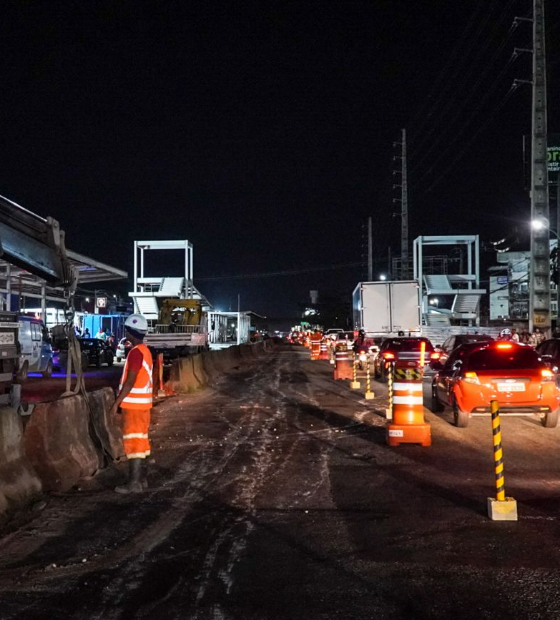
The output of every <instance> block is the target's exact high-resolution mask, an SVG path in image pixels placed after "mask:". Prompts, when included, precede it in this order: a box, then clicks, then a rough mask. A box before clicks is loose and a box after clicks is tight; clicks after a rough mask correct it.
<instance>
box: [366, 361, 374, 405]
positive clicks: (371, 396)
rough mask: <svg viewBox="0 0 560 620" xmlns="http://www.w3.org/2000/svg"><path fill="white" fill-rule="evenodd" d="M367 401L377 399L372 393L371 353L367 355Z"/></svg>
mask: <svg viewBox="0 0 560 620" xmlns="http://www.w3.org/2000/svg"><path fill="white" fill-rule="evenodd" d="M364 396H365V399H366V400H371V399H372V398H374V397H375V394H374V393H373V392H372V391H371V375H370V372H369V353H368V354H367V355H366V393H365V394H364Z"/></svg>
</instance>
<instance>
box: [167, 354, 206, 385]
mask: <svg viewBox="0 0 560 620" xmlns="http://www.w3.org/2000/svg"><path fill="white" fill-rule="evenodd" d="M192 358H193V356H189V357H182V358H180V359H177V360H174V361H173V366H172V368H171V376H170V381H171V387H172V389H173V391H175V392H193V391H194V390H196V389H198V388H199V387H200V385H199V383H198V381H197V379H196V377H195V376H194V369H193V362H192Z"/></svg>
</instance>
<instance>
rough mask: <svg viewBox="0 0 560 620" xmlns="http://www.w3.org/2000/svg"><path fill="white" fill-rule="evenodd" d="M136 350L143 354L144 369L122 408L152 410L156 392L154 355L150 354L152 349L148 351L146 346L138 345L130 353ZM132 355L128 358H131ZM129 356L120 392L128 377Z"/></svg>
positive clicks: (140, 371)
mask: <svg viewBox="0 0 560 620" xmlns="http://www.w3.org/2000/svg"><path fill="white" fill-rule="evenodd" d="M136 350H139V351H140V352H141V353H142V357H143V360H142V368H140V370H139V371H138V375H137V377H136V381H135V382H134V386H133V387H132V390H130V393H129V394H128V396H127V397H126V398H125V399H124V400H123V401H122V403H121V407H122V408H123V409H150V408H151V406H152V403H153V391H154V384H153V380H152V371H153V360H152V354H151V353H150V349H148V347H147V346H146V345H145V344H139V345H136V346H135V347H134V348H133V349H131V351H130V353H132V351H136ZM130 353H129V354H128V356H130ZM128 356H127V358H126V363H125V365H124V369H123V374H122V377H121V384H120V386H119V392H120V391H121V390H122V388H123V385H124V384H125V382H126V377H127V375H128V360H129V357H128Z"/></svg>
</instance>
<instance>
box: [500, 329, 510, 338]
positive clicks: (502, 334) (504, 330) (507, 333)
mask: <svg viewBox="0 0 560 620" xmlns="http://www.w3.org/2000/svg"><path fill="white" fill-rule="evenodd" d="M510 334H511V329H509V328H507V327H506V328H505V329H502V331H501V332H500V336H509V335H510Z"/></svg>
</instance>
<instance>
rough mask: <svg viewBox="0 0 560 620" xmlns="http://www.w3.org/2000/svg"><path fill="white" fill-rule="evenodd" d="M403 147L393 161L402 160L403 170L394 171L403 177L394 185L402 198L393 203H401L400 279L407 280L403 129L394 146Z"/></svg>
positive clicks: (405, 180)
mask: <svg viewBox="0 0 560 620" xmlns="http://www.w3.org/2000/svg"><path fill="white" fill-rule="evenodd" d="M397 145H399V146H400V147H401V154H400V155H397V156H395V157H393V159H400V160H401V169H400V170H393V174H400V175H401V182H400V184H394V185H393V188H395V187H400V188H401V197H400V199H399V198H394V199H393V202H400V203H401V269H400V279H401V280H407V279H408V278H409V275H410V272H409V268H408V171H407V161H406V158H407V153H406V129H404V128H403V129H401V141H400V142H395V143H394V146H397Z"/></svg>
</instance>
